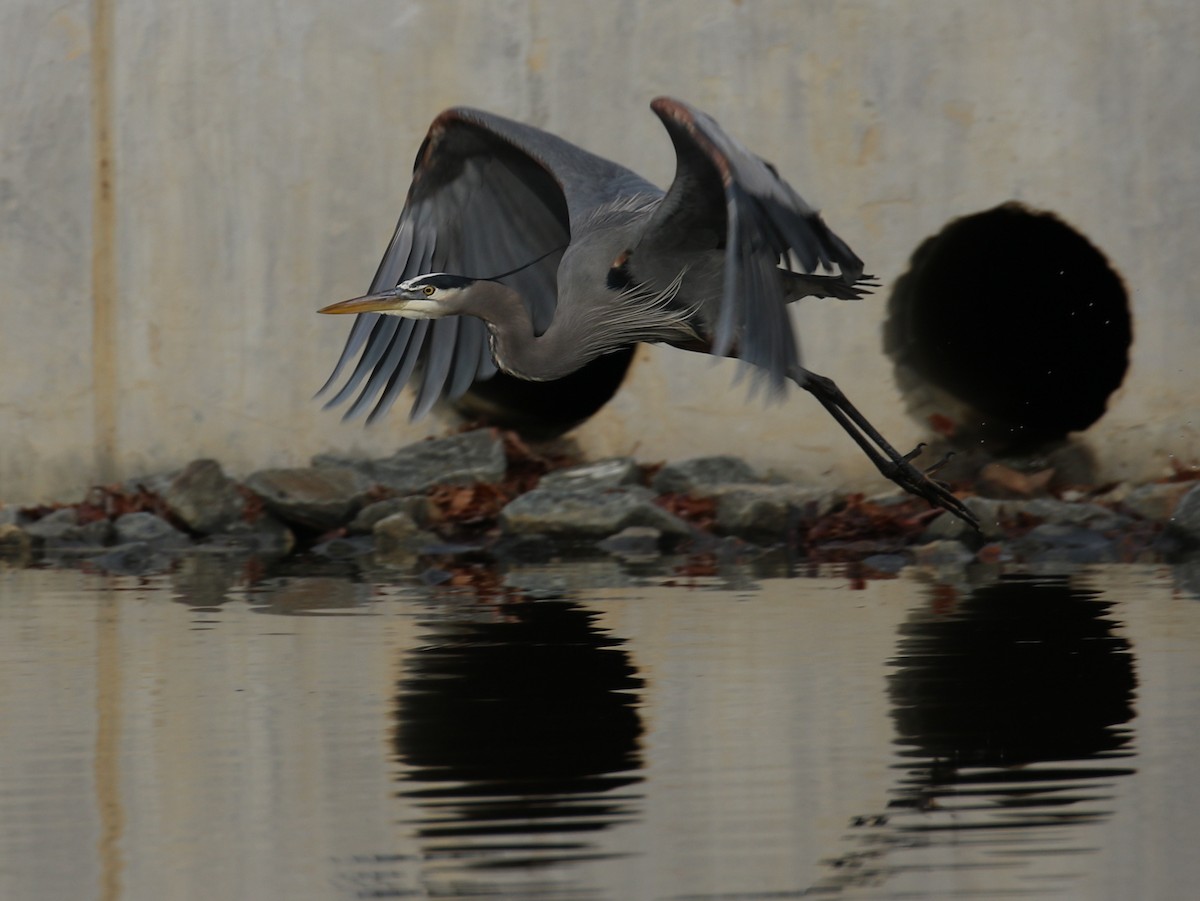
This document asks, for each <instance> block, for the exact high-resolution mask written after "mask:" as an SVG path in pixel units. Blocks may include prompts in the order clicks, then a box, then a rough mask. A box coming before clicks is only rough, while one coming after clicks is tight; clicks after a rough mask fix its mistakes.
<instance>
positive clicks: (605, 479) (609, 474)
mask: <svg viewBox="0 0 1200 901" xmlns="http://www.w3.org/2000/svg"><path fill="white" fill-rule="evenodd" d="M641 478H642V472H641V470H640V469H639V468H638V465H637V464H636V463H635V462H634V461H633V460H632V459H631V458H630V457H613V458H611V459H608V460H596V461H595V462H594V463H583V464H580V465H579V466H571V467H568V468H567V469H558V470H555V471H554V472H548V473H546V474H545V475H544V476H542V479H541V481H540V482H538V487H539V488H553V489H555V490H560V491H586V490H595V489H597V488H616V487H617V486H619V485H636V484H637V483H638V482H640V481H641Z"/></svg>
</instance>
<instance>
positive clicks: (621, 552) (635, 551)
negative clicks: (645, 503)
mask: <svg viewBox="0 0 1200 901" xmlns="http://www.w3.org/2000/svg"><path fill="white" fill-rule="evenodd" d="M660 541H662V532H660V531H659V530H658V529H653V528H650V527H649V526H630V527H629V528H627V529H622V530H621V531H620V532H618V533H617V534H615V535H610V536H609V537H608V538H605V539H604V540H603V541H601V542H599V543H598V545H597V546H598V547H599V548H600V549H601V550H602V551H606V552H608V553H610V554H612V555H613V556H614V557H623V558H625V559H626V560H653V559H655V558H657V557H658V556H660V553H659V549H658V545H659V542H660Z"/></svg>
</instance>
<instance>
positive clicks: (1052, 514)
mask: <svg viewBox="0 0 1200 901" xmlns="http://www.w3.org/2000/svg"><path fill="white" fill-rule="evenodd" d="M1016 509H1017V510H1018V511H1019V512H1021V513H1025V514H1027V515H1029V516H1034V517H1037V518H1038V519H1041V520H1043V521H1045V522H1047V523H1054V524H1058V525H1075V526H1086V527H1087V528H1089V529H1095V530H1096V531H1099V532H1104V531H1108V530H1110V529H1117V528H1120V527H1121V526H1122V525H1123V524H1124V523H1125V522H1126V521H1127V520H1126V518H1125V517H1123V516H1120V515H1118V514H1116V513H1114V512H1113V511H1112V510H1110V509H1108V508H1107V507H1101V506H1100V505H1099V504H1089V503H1076V504H1069V503H1067V502H1066V501H1060V500H1058V499H1056V498H1052V497H1040V498H1036V499H1035V500H1029V501H1024V502H1020V503H1018V504H1017V506H1016Z"/></svg>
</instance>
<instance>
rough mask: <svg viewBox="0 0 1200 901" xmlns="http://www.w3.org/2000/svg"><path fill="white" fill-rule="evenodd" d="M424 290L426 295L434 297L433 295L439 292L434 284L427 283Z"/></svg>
mask: <svg viewBox="0 0 1200 901" xmlns="http://www.w3.org/2000/svg"><path fill="white" fill-rule="evenodd" d="M422 290H423V291H424V292H425V296H426V297H433V295H434V294H435V293H436V292H437V288H435V287H434V286H433V285H426V286H425V287H424V288H423V289H422Z"/></svg>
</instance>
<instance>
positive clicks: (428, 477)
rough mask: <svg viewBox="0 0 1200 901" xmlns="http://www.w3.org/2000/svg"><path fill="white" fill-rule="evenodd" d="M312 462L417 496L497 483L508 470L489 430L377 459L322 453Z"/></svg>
mask: <svg viewBox="0 0 1200 901" xmlns="http://www.w3.org/2000/svg"><path fill="white" fill-rule="evenodd" d="M312 462H313V466H316V467H319V468H321V469H325V468H327V467H331V466H332V467H340V468H348V469H352V470H354V472H356V473H358V474H359V475H360V476H362V477H363V478H364V479H365V480H366V481H367V482H368V483H369V484H378V485H384V486H386V487H388V488H390V489H392V490H393V491H395V492H396V493H397V494H419V493H421V492H423V491H426V490H428V489H429V488H432V487H433V486H434V485H470V484H472V483H474V482H498V481H500V480H501V479H503V478H504V474H505V472H506V471H507V469H508V459H507V458H506V457H505V455H504V442H503V440H501V438H500V436H499V435H497V434H496V433H494V432H492V431H491V430H490V429H477V430H475V431H473V432H464V433H463V434H461V435H451V436H450V437H449V438H437V439H434V440H432V441H419V442H417V443H416V444H410V445H408V446H407V447H402V448H401V449H400V450H398V451H396V453H394V454H392V456H390V457H384V458H382V459H378V460H355V459H350V458H346V457H338V456H335V455H332V454H324V455H321V456H318V457H314V458H313V461H312Z"/></svg>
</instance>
